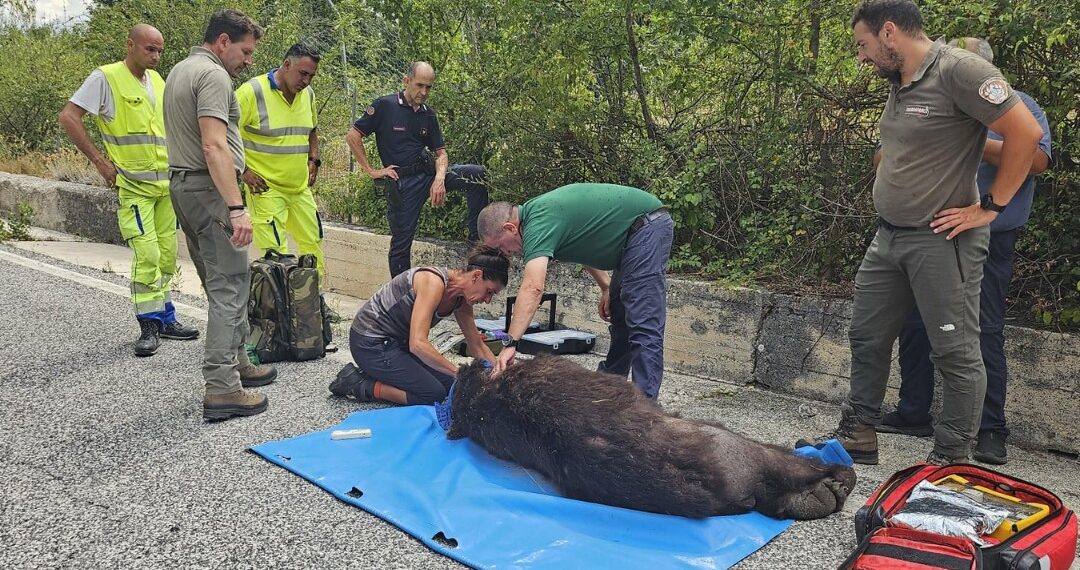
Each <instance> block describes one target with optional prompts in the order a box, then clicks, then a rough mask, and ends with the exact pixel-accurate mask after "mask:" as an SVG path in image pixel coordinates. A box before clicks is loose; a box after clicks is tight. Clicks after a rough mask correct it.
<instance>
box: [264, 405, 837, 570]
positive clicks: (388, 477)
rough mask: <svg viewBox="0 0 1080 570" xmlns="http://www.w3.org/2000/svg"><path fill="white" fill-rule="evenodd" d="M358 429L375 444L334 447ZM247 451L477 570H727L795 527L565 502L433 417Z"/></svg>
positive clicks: (378, 417)
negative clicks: (455, 437)
mask: <svg viewBox="0 0 1080 570" xmlns="http://www.w3.org/2000/svg"><path fill="white" fill-rule="evenodd" d="M356 428H370V429H371V431H372V436H371V438H369V439H349V440H331V439H330V432H331V431H333V430H335V429H356ZM251 449H252V451H254V452H255V453H257V454H259V455H260V456H262V457H263V458H265V459H267V460H268V461H270V462H273V463H275V464H277V465H280V466H282V467H284V468H285V469H288V470H289V471H292V472H293V473H295V474H297V475H299V476H301V477H303V478H305V479H307V480H308V481H311V482H312V483H314V484H316V485H318V486H319V487H321V488H322V489H324V490H326V491H328V492H330V493H331V494H332V495H334V496H335V497H337V498H338V499H341V500H342V501H344V502H346V503H349V504H352V505H355V506H358V507H360V508H362V509H364V510H365V511H367V512H369V513H371V514H373V515H375V516H378V517H380V518H382V519H384V520H386V521H387V522H389V523H391V524H393V525H395V526H397V527H398V528H400V529H402V530H404V531H405V532H407V533H409V534H410V535H412V536H414V537H416V538H417V539H419V540H420V541H422V542H423V543H424V544H425V545H427V546H428V547H430V548H431V549H433V550H435V551H437V552H440V553H442V554H445V555H446V556H449V557H450V558H453V559H454V560H457V561H458V562H461V563H463V564H467V565H469V566H472V567H474V568H496V567H498V568H517V567H530V568H544V567H550V568H629V567H637V568H654V569H658V568H696V569H700V568H727V567H729V566H731V565H733V564H735V563H736V562H738V561H739V560H742V559H743V558H745V557H746V556H748V555H749V554H751V553H752V552H754V551H755V550H757V549H759V548H761V547H762V546H764V545H765V544H766V543H768V542H769V541H770V540H772V539H773V538H774V537H776V536H777V535H778V534H780V533H781V532H783V531H784V530H785V529H787V528H788V526H790V525H791V521H790V520H775V519H771V518H768V517H766V516H764V515H761V514H759V513H749V514H745V515H736V516H725V517H711V518H708V519H705V520H692V519H686V518H682V517H673V516H666V515H658V514H653V513H645V512H640V511H633V510H627V509H620V508H616V507H609V506H606V505H598V504H593V503H586V502H581V501H575V500H571V499H566V498H563V497H560V496H559V495H558V494H557V493H556V492H555V490H554V489H553V488H552V487H551V485H550V484H549V483H548V482H547V481H546V480H544V479H543V478H542V477H540V476H539V475H537V474H535V473H532V472H530V471H527V470H525V469H523V468H522V467H519V466H518V465H515V464H513V463H508V462H506V461H502V460H499V459H496V458H494V457H492V456H491V455H489V454H488V453H487V452H486V451H484V450H483V449H481V448H480V447H479V446H477V445H476V444H474V443H472V442H471V441H469V440H459V441H450V440H448V439H446V432H445V431H443V429H442V428H441V427H440V426H439V424H438V421H437V419H436V414H435V409H434V408H433V407H431V406H407V407H399V408H386V409H379V410H371V411H364V412H356V413H353V414H351V415H349V416H348V417H347V418H345V420H344V421H343V422H342V423H341V424H340V425H338V426H336V427H334V428H331V429H327V430H323V431H317V432H313V433H309V434H306V435H301V436H298V437H294V438H291V439H286V440H281V441H271V442H267V443H263V444H261V445H256V446H253V447H252V448H251ZM800 452H801V453H803V454H811V455H818V456H819V457H821V454H822V453H828V450H827V448H826V450H824V451H823V450H814V449H813V448H803V449H802V450H800ZM436 537H438V538H436Z"/></svg>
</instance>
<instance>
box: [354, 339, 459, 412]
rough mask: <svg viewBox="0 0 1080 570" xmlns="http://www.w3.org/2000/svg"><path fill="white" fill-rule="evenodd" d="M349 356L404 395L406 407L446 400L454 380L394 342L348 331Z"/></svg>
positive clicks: (373, 375)
mask: <svg viewBox="0 0 1080 570" xmlns="http://www.w3.org/2000/svg"><path fill="white" fill-rule="evenodd" d="M349 352H351V353H352V357H353V362H355V363H356V365H357V366H358V367H360V370H363V371H364V372H367V373H368V375H370V376H371V377H372V378H374V379H376V380H378V381H380V382H382V383H384V384H389V385H390V386H393V387H395V388H398V389H399V390H401V391H403V392H405V396H406V401H407V402H408V403H409V404H434V403H435V402H441V401H443V400H445V399H446V393H447V391H448V390H449V389H450V385H451V384H453V383H454V377H453V376H450V375H449V374H446V373H444V372H441V371H439V370H435V369H434V368H431V367H430V366H428V365H427V364H424V363H423V362H422V361H421V360H420V359H419V358H417V357H416V356H414V355H413V354H412V353H411V352H409V351H408V350H406V349H405V348H403V347H402V346H401V344H400V343H398V341H396V340H394V339H387V338H372V337H368V336H363V335H359V334H356V331H354V330H352V329H351V328H350V329H349Z"/></svg>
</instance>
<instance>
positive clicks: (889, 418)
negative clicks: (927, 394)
mask: <svg viewBox="0 0 1080 570" xmlns="http://www.w3.org/2000/svg"><path fill="white" fill-rule="evenodd" d="M877 430H878V432H880V433H899V434H902V435H910V436H913V437H930V436H932V435H934V426H932V425H930V422H929V421H928V422H926V423H924V424H914V423H909V422H908V421H907V420H905V419H904V417H903V416H901V415H900V412H889V413H887V414H885V415H884V416H881V425H879V426H877Z"/></svg>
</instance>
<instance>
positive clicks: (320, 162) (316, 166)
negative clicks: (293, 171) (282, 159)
mask: <svg viewBox="0 0 1080 570" xmlns="http://www.w3.org/2000/svg"><path fill="white" fill-rule="evenodd" d="M307 161H308V162H314V163H315V168H320V167H322V160H319V159H318V158H315V157H314V156H309V157H308V159H307Z"/></svg>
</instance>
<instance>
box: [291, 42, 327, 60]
mask: <svg viewBox="0 0 1080 570" xmlns="http://www.w3.org/2000/svg"><path fill="white" fill-rule="evenodd" d="M304 57H307V58H311V61H314V62H315V63H319V60H320V59H322V56H321V55H319V50H317V49H315V48H313V47H311V46H309V45H307V44H305V43H296V44H293V45H292V47H290V48H289V51H287V52H285V59H300V58H304Z"/></svg>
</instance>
